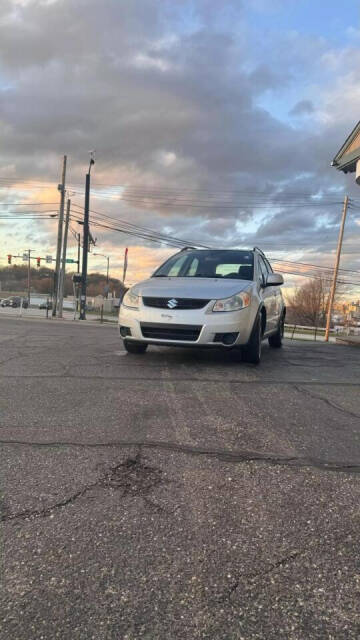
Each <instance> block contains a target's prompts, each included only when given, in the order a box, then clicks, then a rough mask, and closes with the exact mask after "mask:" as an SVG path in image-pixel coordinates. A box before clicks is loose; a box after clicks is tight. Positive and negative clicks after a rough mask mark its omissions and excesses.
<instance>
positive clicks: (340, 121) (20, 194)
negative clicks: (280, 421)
mask: <svg viewBox="0 0 360 640" xmlns="http://www.w3.org/2000/svg"><path fill="white" fill-rule="evenodd" d="M359 47H360V24H359V5H358V3H357V2H356V0H343V1H342V2H341V3H337V2H330V3H329V2H327V3H325V2H313V1H312V2H310V0H248V1H246V0H236V1H233V0H222V2H218V1H217V0H181V1H180V0H102V1H101V2H99V0H2V1H1V3H0V94H1V95H0V196H1V197H0V202H1V207H0V211H1V212H0V239H1V251H0V265H1V266H3V265H5V264H6V263H7V254H9V253H10V254H13V255H16V254H19V255H21V254H22V252H23V251H24V250H25V249H27V248H32V249H33V250H34V255H40V256H45V255H49V254H52V255H54V256H55V247H56V232H57V229H56V225H57V222H56V220H54V219H51V218H41V219H39V218H38V219H35V218H33V219H31V220H30V219H29V220H26V219H25V218H24V215H25V214H24V213H23V212H24V211H34V212H38V211H43V212H46V211H48V212H49V215H51V212H55V213H56V211H57V210H58V203H59V192H58V190H57V185H58V183H59V182H60V177H61V163H62V157H63V155H64V154H66V155H67V158H68V168H67V183H66V186H67V194H68V196H69V197H71V201H72V211H73V212H74V213H72V217H73V218H76V217H79V214H75V211H78V212H80V211H81V209H80V207H82V206H83V203H84V195H83V194H84V179H85V173H86V171H87V167H88V163H89V151H90V150H93V149H95V150H96V152H95V160H96V163H95V166H94V167H93V169H92V192H91V209H92V210H94V211H96V212H98V213H97V214H96V215H95V214H93V215H92V218H93V227H92V232H93V235H94V236H95V237H96V238H97V245H96V249H95V252H96V253H102V254H104V255H109V256H110V271H111V273H112V275H115V276H121V272H122V261H123V255H124V248H125V247H126V246H128V247H129V267H128V280H129V283H133V282H136V281H137V280H139V279H142V278H145V277H147V276H148V275H150V274H151V272H152V271H153V270H154V269H155V267H156V266H157V265H158V264H159V263H161V262H162V261H163V260H164V258H166V257H167V256H168V255H170V254H171V253H173V252H174V248H171V247H169V246H166V245H165V244H159V243H157V244H155V243H152V242H150V241H148V240H144V239H140V238H136V237H134V236H132V235H128V234H126V233H124V232H119V231H114V230H110V229H105V228H104V227H100V226H96V224H95V222H96V221H97V222H98V224H99V221H101V222H105V221H106V222H108V223H109V224H111V225H113V226H116V225H118V228H119V226H120V227H121V225H123V224H124V222H123V221H125V222H128V223H131V224H133V225H137V226H141V227H147V228H149V229H152V230H155V231H156V232H158V233H161V234H166V235H171V236H175V237H177V238H180V239H182V240H186V241H189V243H190V244H193V243H195V244H203V245H207V246H211V247H225V248H230V247H252V246H254V245H257V246H259V247H261V248H262V249H263V250H264V251H265V252H266V253H268V255H269V256H270V258H271V259H275V258H282V259H286V260H296V261H301V262H306V263H312V264H317V265H325V266H330V265H332V264H333V262H334V255H335V254H334V252H335V249H336V242H337V235H338V228H339V222H340V217H341V208H342V200H343V197H344V195H345V194H346V193H348V194H349V196H350V198H351V199H352V202H353V204H352V206H351V208H350V209H349V212H348V218H347V223H346V229H345V235H344V247H343V255H342V261H341V267H342V268H346V269H351V270H354V271H356V270H358V271H360V252H359V244H360V191H358V189H359V188H358V187H357V186H356V185H355V183H354V176H353V175H347V176H344V175H343V174H342V173H340V172H338V171H336V170H335V169H334V168H332V167H331V166H330V165H331V161H332V159H333V157H334V155H335V154H336V152H337V151H338V149H339V148H340V146H341V145H342V143H343V142H344V140H345V138H346V137H347V136H348V134H349V133H350V132H351V130H352V129H353V127H354V126H355V124H356V123H357V122H358V120H360V64H359V63H360V48H359ZM18 203H26V204H25V205H19V204H18ZM32 203H35V204H32ZM76 206H77V208H76ZM22 213H23V215H21V214H22ZM99 214H100V216H99ZM4 215H9V216H11V217H9V218H5V217H4ZM34 215H35V214H34ZM1 216H2V217H1ZM101 216H102V217H101ZM103 216H110V217H109V218H104V217H103ZM112 218H114V219H115V220H112ZM71 227H72V229H73V231H78V230H79V229H80V228H81V227H79V225H78V224H77V221H76V219H73V220H72V221H71ZM122 228H123V227H122ZM69 245H70V246H69V257H73V258H75V257H76V255H75V254H76V247H75V239H74V237H73V235H70V240H69ZM18 261H19V259H18ZM20 262H21V261H20ZM89 268H90V269H91V270H99V271H104V272H105V270H106V260H105V259H104V258H101V257H99V256H94V255H92V254H90V256H89ZM349 273H350V272H349ZM350 278H353V280H356V278H357V280H358V281H360V277H359V276H356V275H354V274H353V275H351V276H350V275H349V282H351V279H350ZM295 281H296V282H297V281H298V279H295V280H294V278H293V276H291V275H290V274H289V275H288V276H287V284H288V286H293V284H294V282H295ZM344 291H345V293H346V294H347V295H348V296H349V297H354V298H360V287H355V286H352V285H346V287H345V289H344Z"/></svg>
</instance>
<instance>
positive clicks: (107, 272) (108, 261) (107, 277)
mask: <svg viewBox="0 0 360 640" xmlns="http://www.w3.org/2000/svg"><path fill="white" fill-rule="evenodd" d="M106 259H107V270H106V286H107V293H106V297H107V298H109V263H110V257H109V256H107V257H106Z"/></svg>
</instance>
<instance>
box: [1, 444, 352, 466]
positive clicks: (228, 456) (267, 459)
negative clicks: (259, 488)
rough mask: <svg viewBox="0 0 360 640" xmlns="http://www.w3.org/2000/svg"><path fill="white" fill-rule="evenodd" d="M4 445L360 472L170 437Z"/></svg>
mask: <svg viewBox="0 0 360 640" xmlns="http://www.w3.org/2000/svg"><path fill="white" fill-rule="evenodd" d="M0 445H6V446H7V445H9V446H28V447H39V448H42V447H79V448H84V449H86V448H105V447H139V448H147V449H162V450H166V451H175V452H177V453H185V454H189V455H194V456H208V457H212V458H217V459H218V460H220V461H221V462H233V463H241V462H264V463H268V464H269V465H272V466H284V467H291V468H303V467H312V468H315V469H318V470H320V471H331V472H342V473H344V472H345V473H360V463H358V462H346V461H345V462H344V461H335V460H322V459H320V458H313V457H300V456H296V455H294V456H282V455H278V454H274V453H266V452H261V451H247V450H235V451H230V450H228V449H214V448H211V447H196V446H190V445H186V444H179V443H176V442H169V441H156V440H114V441H109V442H93V443H86V442H74V441H52V442H36V441H26V440H0Z"/></svg>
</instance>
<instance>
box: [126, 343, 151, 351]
mask: <svg viewBox="0 0 360 640" xmlns="http://www.w3.org/2000/svg"><path fill="white" fill-rule="evenodd" d="M123 342H124V347H125V350H126V351H127V352H128V353H145V351H146V349H147V348H148V345H147V344H144V343H143V342H135V340H124V341H123Z"/></svg>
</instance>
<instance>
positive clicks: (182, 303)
mask: <svg viewBox="0 0 360 640" xmlns="http://www.w3.org/2000/svg"><path fill="white" fill-rule="evenodd" d="M172 300H174V303H175V302H176V303H177V304H174V305H170V306H169V305H168V302H169V301H172ZM208 302H210V300H203V299H200V298H176V297H174V298H149V297H147V296H144V297H143V303H144V305H145V306H146V307H156V308H158V309H172V310H174V311H175V310H176V309H202V308H203V307H205V305H207V304H208Z"/></svg>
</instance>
